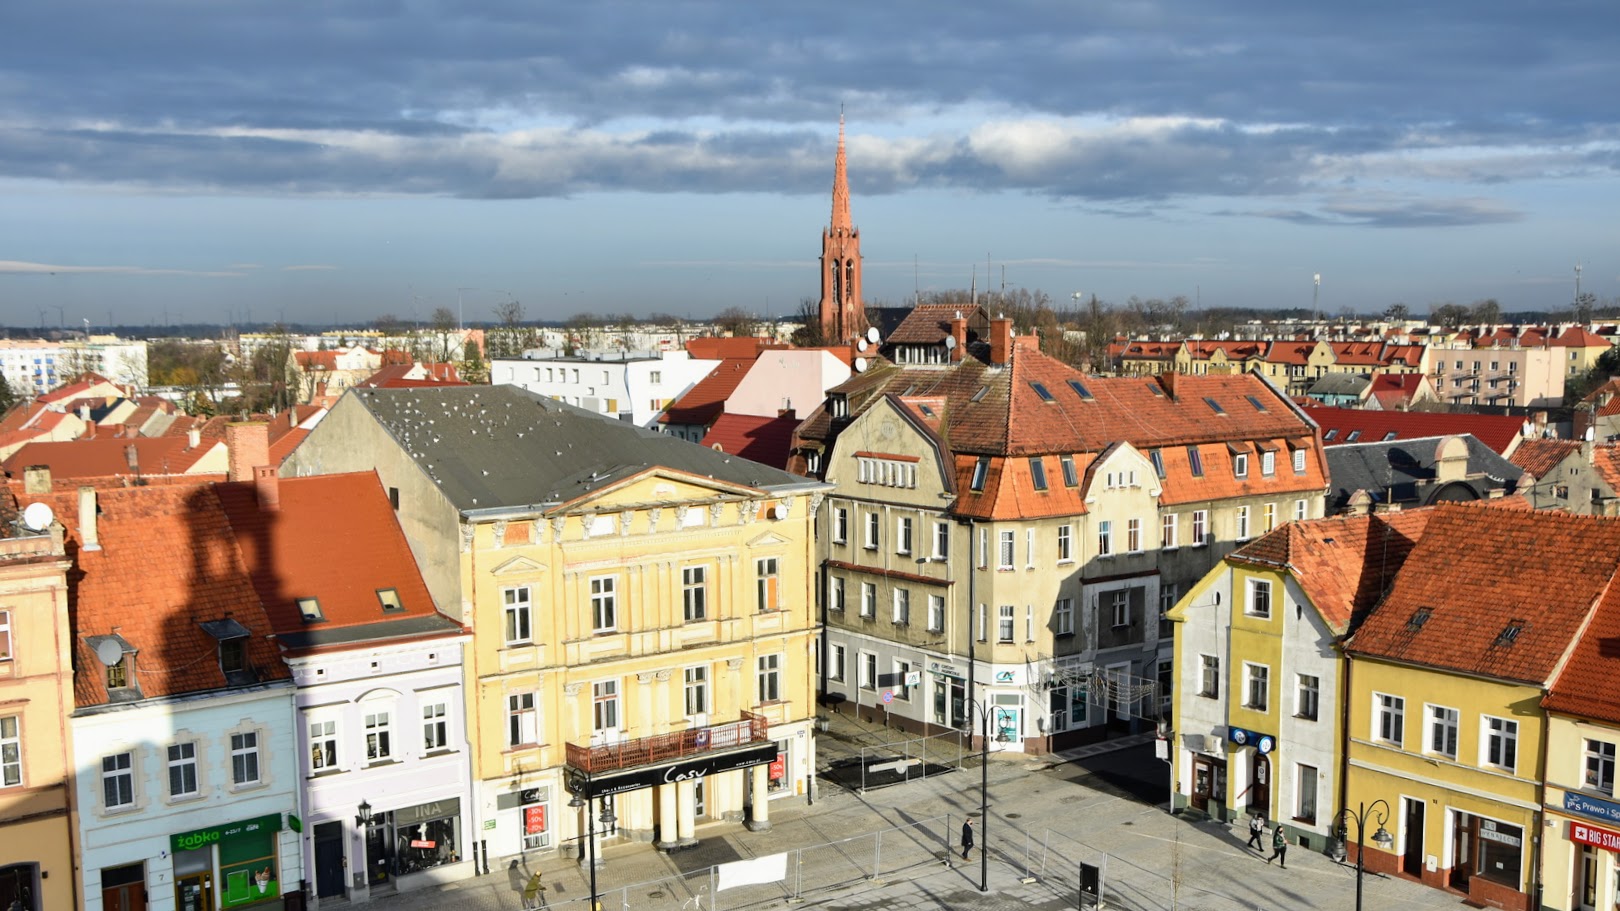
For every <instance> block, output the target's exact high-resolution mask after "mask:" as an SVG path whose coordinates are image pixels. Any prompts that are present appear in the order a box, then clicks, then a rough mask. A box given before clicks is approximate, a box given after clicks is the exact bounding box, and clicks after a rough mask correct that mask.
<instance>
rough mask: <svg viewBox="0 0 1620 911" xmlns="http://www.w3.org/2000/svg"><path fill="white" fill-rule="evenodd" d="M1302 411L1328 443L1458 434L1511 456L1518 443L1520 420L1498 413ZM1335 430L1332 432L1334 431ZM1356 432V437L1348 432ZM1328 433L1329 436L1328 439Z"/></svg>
mask: <svg viewBox="0 0 1620 911" xmlns="http://www.w3.org/2000/svg"><path fill="white" fill-rule="evenodd" d="M1305 414H1306V415H1308V416H1309V417H1310V418H1311V420H1313V421H1315V422H1316V423H1317V424H1318V425H1320V426H1321V428H1322V442H1323V443H1326V444H1327V445H1329V446H1337V445H1342V444H1344V443H1374V442H1378V441H1380V440H1383V439H1384V438H1385V437H1386V436H1387V435H1388V434H1390V433H1394V434H1395V436H1394V437H1392V439H1396V440H1410V439H1416V438H1418V437H1432V436H1461V435H1463V434H1465V433H1471V434H1473V435H1474V438H1475V439H1477V440H1479V441H1480V442H1481V443H1484V444H1485V445H1486V446H1489V447H1491V448H1492V449H1494V450H1495V451H1497V452H1499V453H1501V454H1503V455H1511V454H1512V452H1513V447H1514V446H1516V445H1517V444H1518V441H1519V433H1520V431H1521V430H1522V429H1523V427H1524V419H1523V418H1516V417H1512V416H1510V415H1499V414H1447V413H1441V412H1426V411H1425V412H1418V411H1363V410H1360V409H1356V408H1334V407H1331V406H1327V405H1322V406H1318V407H1314V408H1307V409H1305ZM1335 431H1336V432H1335ZM1356 431H1360V434H1359V435H1358V436H1357V437H1356V439H1354V440H1352V439H1350V436H1351V434H1352V433H1355V432H1356ZM1330 435H1331V438H1330Z"/></svg>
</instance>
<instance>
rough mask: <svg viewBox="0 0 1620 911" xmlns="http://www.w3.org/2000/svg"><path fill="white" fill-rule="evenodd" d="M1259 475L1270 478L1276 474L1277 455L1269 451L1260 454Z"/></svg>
mask: <svg viewBox="0 0 1620 911" xmlns="http://www.w3.org/2000/svg"><path fill="white" fill-rule="evenodd" d="M1260 473H1261V474H1262V475H1264V476H1266V477H1268V478H1269V477H1271V476H1272V475H1274V474H1276V473H1277V454H1276V453H1275V452H1272V451H1271V450H1269V449H1268V450H1266V451H1265V452H1262V453H1260Z"/></svg>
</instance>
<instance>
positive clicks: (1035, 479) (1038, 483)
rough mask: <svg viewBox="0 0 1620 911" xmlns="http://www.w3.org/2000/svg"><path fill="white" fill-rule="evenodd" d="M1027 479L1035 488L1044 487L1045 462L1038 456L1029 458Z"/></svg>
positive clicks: (1041, 488) (1042, 488) (1043, 488)
mask: <svg viewBox="0 0 1620 911" xmlns="http://www.w3.org/2000/svg"><path fill="white" fill-rule="evenodd" d="M1029 479H1030V482H1031V483H1033V484H1034V485H1035V489H1036V490H1045V489H1046V462H1045V461H1044V460H1042V459H1041V457H1040V456H1035V457H1033V458H1031V459H1030V460H1029Z"/></svg>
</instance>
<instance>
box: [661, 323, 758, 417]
mask: <svg viewBox="0 0 1620 911" xmlns="http://www.w3.org/2000/svg"><path fill="white" fill-rule="evenodd" d="M694 341H697V340H696V339H694ZM754 360H755V359H754V358H753V357H747V358H738V357H734V358H727V359H726V360H724V361H721V362H720V366H718V367H716V368H714V369H713V370H711V371H709V375H708V376H706V377H704V378H703V379H701V380H698V381H697V383H695V384H693V386H692V388H691V389H688V390H686V394H685V395H683V396H681V397H680V398H678V399H676V400H675V401H673V402H671V403H670V404H669V407H668V408H666V409H664V413H663V414H662V415H659V417H658V421H659V423H661V424H697V425H699V426H703V427H707V426H709V425H710V424H713V423H714V421H715V419H716V418H718V417H719V416H720V414H721V412H723V411H724V410H725V407H726V399H728V398H730V397H731V393H733V392H735V391H736V389H737V385H738V384H739V383H741V382H742V381H743V377H745V376H747V375H748V370H749V368H750V367H752V366H754Z"/></svg>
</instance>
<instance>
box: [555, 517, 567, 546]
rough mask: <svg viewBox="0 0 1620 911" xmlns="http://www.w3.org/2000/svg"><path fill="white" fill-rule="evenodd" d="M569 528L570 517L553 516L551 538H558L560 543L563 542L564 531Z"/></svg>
mask: <svg viewBox="0 0 1620 911" xmlns="http://www.w3.org/2000/svg"><path fill="white" fill-rule="evenodd" d="M567 527H568V517H567V516H552V517H551V536H552V537H554V538H556V539H557V540H558V541H561V540H562V536H563V529H564V528H567Z"/></svg>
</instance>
